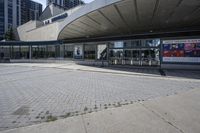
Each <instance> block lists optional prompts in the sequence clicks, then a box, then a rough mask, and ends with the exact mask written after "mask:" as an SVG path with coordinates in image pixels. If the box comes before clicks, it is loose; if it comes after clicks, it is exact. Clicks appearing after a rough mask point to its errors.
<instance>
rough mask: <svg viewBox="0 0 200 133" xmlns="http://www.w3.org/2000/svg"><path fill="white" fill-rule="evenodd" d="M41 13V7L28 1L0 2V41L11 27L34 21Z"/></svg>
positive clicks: (12, 0)
mask: <svg viewBox="0 0 200 133" xmlns="http://www.w3.org/2000/svg"><path fill="white" fill-rule="evenodd" d="M41 13H42V5H41V4H39V3H36V2H33V1H30V0H0V39H1V40H2V39H3V37H4V34H5V33H6V31H7V30H8V29H9V28H10V27H12V28H17V27H18V26H20V25H22V24H24V23H26V22H28V21H29V20H36V19H38V17H39V16H40V15H41Z"/></svg>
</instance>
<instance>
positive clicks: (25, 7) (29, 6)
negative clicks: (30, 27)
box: [21, 0, 42, 24]
mask: <svg viewBox="0 0 200 133" xmlns="http://www.w3.org/2000/svg"><path fill="white" fill-rule="evenodd" d="M41 14H42V4H40V3H37V2H34V1H30V0H21V24H24V23H26V22H28V21H29V20H38V18H39V16H40V15H41Z"/></svg>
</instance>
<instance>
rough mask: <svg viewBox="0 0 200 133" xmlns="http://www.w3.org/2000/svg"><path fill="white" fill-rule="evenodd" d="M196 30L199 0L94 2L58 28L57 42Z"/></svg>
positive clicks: (108, 0) (198, 21) (110, 0)
mask: <svg viewBox="0 0 200 133" xmlns="http://www.w3.org/2000/svg"><path fill="white" fill-rule="evenodd" d="M192 28H193V29H200V0H96V1H94V2H92V3H90V4H87V5H85V6H84V7H82V8H80V9H79V10H78V11H77V12H75V13H74V14H72V15H71V16H70V17H68V18H66V19H65V20H64V22H63V23H62V25H60V27H59V29H60V33H59V35H58V40H65V39H66V40H67V39H75V38H93V37H104V36H106V37H107V36H120V35H134V34H137V33H150V32H163V31H168V32H169V31H176V30H187V29H192Z"/></svg>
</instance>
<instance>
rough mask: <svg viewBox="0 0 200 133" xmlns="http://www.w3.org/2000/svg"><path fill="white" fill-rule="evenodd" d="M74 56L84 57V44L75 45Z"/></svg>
mask: <svg viewBox="0 0 200 133" xmlns="http://www.w3.org/2000/svg"><path fill="white" fill-rule="evenodd" d="M74 58H75V59H82V58H83V45H75V47H74Z"/></svg>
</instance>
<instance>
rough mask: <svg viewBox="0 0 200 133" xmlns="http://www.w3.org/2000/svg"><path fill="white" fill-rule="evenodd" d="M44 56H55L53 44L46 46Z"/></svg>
mask: <svg viewBox="0 0 200 133" xmlns="http://www.w3.org/2000/svg"><path fill="white" fill-rule="evenodd" d="M46 58H55V46H54V45H52V46H51V45H49V46H46Z"/></svg>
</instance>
